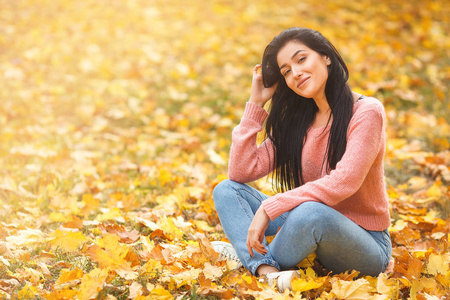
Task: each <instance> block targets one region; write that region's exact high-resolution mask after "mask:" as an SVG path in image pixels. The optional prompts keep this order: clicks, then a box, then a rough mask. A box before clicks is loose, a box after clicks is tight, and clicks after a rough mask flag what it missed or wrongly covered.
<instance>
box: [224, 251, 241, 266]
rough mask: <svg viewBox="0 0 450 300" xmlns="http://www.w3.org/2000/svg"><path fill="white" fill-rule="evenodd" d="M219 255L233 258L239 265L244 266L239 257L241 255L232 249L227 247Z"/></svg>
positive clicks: (229, 258)
mask: <svg viewBox="0 0 450 300" xmlns="http://www.w3.org/2000/svg"><path fill="white" fill-rule="evenodd" d="M219 257H220V258H221V259H224V260H233V261H235V262H237V264H238V267H240V266H242V262H241V260H240V259H239V257H238V256H237V254H236V253H233V252H232V251H230V249H225V248H224V249H222V251H220V255H219Z"/></svg>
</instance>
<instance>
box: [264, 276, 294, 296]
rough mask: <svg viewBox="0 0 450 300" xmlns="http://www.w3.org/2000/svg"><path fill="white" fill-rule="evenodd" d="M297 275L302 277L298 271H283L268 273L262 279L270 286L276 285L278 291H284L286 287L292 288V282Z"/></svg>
mask: <svg viewBox="0 0 450 300" xmlns="http://www.w3.org/2000/svg"><path fill="white" fill-rule="evenodd" d="M296 277H297V278H300V274H299V273H298V272H297V271H282V272H275V273H269V274H266V275H265V278H264V279H263V280H262V281H266V282H267V283H268V284H269V285H270V286H276V287H277V289H278V291H279V292H281V293H283V292H284V291H285V290H286V289H289V290H291V289H292V285H291V282H292V279H294V278H296Z"/></svg>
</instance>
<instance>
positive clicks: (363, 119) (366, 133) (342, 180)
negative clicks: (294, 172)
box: [262, 101, 385, 220]
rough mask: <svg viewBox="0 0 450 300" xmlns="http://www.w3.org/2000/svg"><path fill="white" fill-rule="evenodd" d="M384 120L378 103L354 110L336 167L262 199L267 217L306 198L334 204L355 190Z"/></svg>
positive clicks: (373, 155)
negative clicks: (345, 142) (326, 173)
mask: <svg viewBox="0 0 450 300" xmlns="http://www.w3.org/2000/svg"><path fill="white" fill-rule="evenodd" d="M377 102H378V101H377ZM384 122H385V115H384V109H383V106H382V104H381V103H379V104H376V103H372V104H371V105H369V106H368V107H367V108H366V109H364V110H363V111H361V112H357V113H355V115H354V116H353V117H352V120H351V121H350V124H349V128H348V131H347V147H346V150H345V153H344V155H343V156H342V159H341V160H340V161H339V162H338V163H337V164H336V168H335V169H334V170H332V171H331V172H330V173H329V174H328V175H325V176H324V177H322V178H320V179H317V180H315V181H310V182H308V183H306V184H304V185H302V186H300V187H297V188H295V189H292V190H290V191H287V192H284V193H279V194H277V195H275V196H273V197H271V198H268V199H267V200H265V201H263V203H262V204H263V207H264V209H265V211H266V212H267V214H268V215H269V217H270V219H271V220H273V219H275V218H276V217H278V216H279V215H281V214H283V213H284V212H287V211H290V210H291V209H293V208H294V207H296V206H298V205H300V204H301V203H303V202H306V201H316V202H322V203H324V204H326V205H328V206H335V205H336V204H338V203H339V202H341V201H342V200H344V199H346V198H348V197H350V196H351V195H353V194H354V193H356V192H357V191H358V189H359V188H360V187H361V185H362V183H363V182H364V180H365V178H366V175H367V173H368V172H369V170H370V168H371V167H372V164H373V163H374V161H375V159H376V157H377V156H378V154H379V153H380V150H381V147H382V145H384V143H382V139H383V138H384V136H385V135H384V126H385V125H384Z"/></svg>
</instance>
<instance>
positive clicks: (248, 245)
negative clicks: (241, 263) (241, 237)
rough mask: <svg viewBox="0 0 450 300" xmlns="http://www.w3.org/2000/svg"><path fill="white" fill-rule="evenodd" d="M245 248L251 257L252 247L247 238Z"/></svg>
mask: <svg viewBox="0 0 450 300" xmlns="http://www.w3.org/2000/svg"><path fill="white" fill-rule="evenodd" d="M247 250H248V253H249V254H250V257H253V249H252V247H251V246H250V244H249V241H248V240H247Z"/></svg>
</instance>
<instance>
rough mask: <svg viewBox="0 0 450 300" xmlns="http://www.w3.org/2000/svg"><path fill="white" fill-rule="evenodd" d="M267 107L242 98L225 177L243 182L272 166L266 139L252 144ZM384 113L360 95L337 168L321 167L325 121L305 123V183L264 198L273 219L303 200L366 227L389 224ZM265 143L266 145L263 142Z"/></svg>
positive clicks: (303, 158) (252, 178)
mask: <svg viewBox="0 0 450 300" xmlns="http://www.w3.org/2000/svg"><path fill="white" fill-rule="evenodd" d="M266 117H267V112H266V111H265V110H264V109H263V108H261V107H259V106H257V105H255V104H253V103H247V104H246V107H245V112H244V116H243V117H242V119H241V123H240V124H239V125H238V126H237V127H236V128H235V129H234V130H233V134H232V146H231V151H230V162H229V166H228V176H229V178H230V179H231V180H233V181H237V182H241V183H247V182H250V181H254V180H256V179H259V178H261V177H263V176H266V175H267V174H269V173H270V172H271V171H272V165H271V164H272V162H273V157H274V153H273V150H272V145H271V142H270V141H269V140H266V141H264V142H263V143H262V144H261V145H259V146H257V144H256V136H257V134H258V132H260V131H261V130H262V128H263V122H264V120H265V119H266ZM385 119H386V117H385V113H384V108H383V105H382V103H381V102H380V101H378V100H377V99H375V98H369V97H367V98H363V99H361V100H359V101H357V102H356V103H355V104H354V105H353V116H352V119H351V121H350V124H349V127H348V131H347V148H346V151H345V154H344V155H343V157H342V159H341V160H340V161H339V163H338V164H337V165H336V169H334V170H332V171H331V172H330V173H329V174H327V173H326V168H325V167H323V168H322V162H323V158H324V154H325V151H326V146H327V140H328V136H329V129H330V126H328V127H327V128H326V129H325V132H323V130H324V128H310V129H309V131H308V134H307V139H306V143H305V145H304V148H303V154H302V171H303V178H304V180H305V184H303V185H302V186H299V187H297V188H294V189H292V190H290V191H287V192H284V193H279V194H276V195H275V196H273V197H270V198H268V199H267V200H264V201H263V203H262V204H263V207H264V209H265V211H266V213H267V214H268V215H269V217H270V219H271V220H273V219H275V218H276V217H278V216H279V215H281V214H283V213H284V212H287V211H290V210H291V209H293V208H294V207H296V206H298V205H300V204H301V203H303V202H306V201H317V202H322V203H324V204H326V205H328V206H330V207H332V208H334V209H336V210H337V211H339V212H340V213H342V214H343V215H345V216H347V217H348V218H349V219H351V220H352V221H353V222H355V223H356V224H358V225H360V226H362V227H363V228H365V229H367V230H378V231H381V230H384V229H386V228H388V227H389V225H390V216H389V206H388V199H387V194H386V189H385V182H384V168H383V157H384V153H385V145H386V141H385V139H386V135H385ZM266 146H267V147H266Z"/></svg>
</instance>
